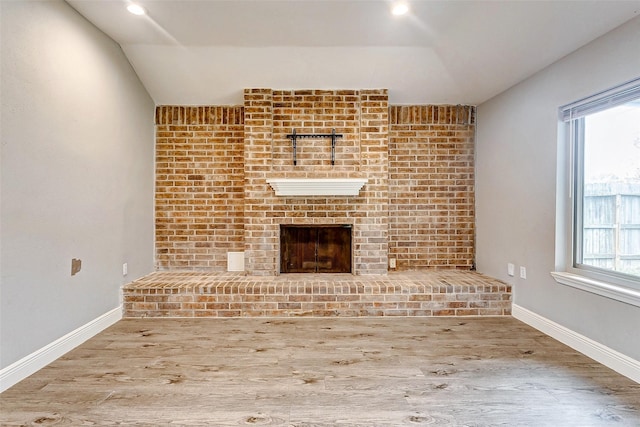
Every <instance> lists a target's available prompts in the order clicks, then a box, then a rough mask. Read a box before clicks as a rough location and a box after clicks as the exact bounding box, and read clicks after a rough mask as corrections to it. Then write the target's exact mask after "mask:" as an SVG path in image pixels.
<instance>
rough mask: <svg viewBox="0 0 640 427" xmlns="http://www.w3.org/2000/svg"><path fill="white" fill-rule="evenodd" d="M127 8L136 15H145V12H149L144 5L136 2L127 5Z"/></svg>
mask: <svg viewBox="0 0 640 427" xmlns="http://www.w3.org/2000/svg"><path fill="white" fill-rule="evenodd" d="M127 10H128V11H129V12H131V13H133V14H134V15H144V14H145V13H147V11H146V10H144V7H142V6H140V5H139V4H135V3H131V4H130V5H129V6H127Z"/></svg>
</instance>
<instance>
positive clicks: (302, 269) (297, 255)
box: [280, 225, 352, 273]
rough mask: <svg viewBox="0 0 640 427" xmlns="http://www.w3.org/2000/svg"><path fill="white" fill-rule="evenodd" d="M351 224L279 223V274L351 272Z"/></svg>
mask: <svg viewBox="0 0 640 427" xmlns="http://www.w3.org/2000/svg"><path fill="white" fill-rule="evenodd" d="M351 230H352V227H351V225H281V226H280V273H351Z"/></svg>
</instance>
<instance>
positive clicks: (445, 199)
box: [156, 89, 475, 276]
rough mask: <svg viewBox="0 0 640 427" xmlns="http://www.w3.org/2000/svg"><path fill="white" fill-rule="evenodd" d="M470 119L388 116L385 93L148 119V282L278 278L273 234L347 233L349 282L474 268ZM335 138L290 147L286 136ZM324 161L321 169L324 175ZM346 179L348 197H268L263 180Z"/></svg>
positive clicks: (292, 93) (272, 100)
mask: <svg viewBox="0 0 640 427" xmlns="http://www.w3.org/2000/svg"><path fill="white" fill-rule="evenodd" d="M474 115H475V109H474V108H473V107H469V106H390V105H389V102H388V94H387V91H386V90H384V89H377V90H272V89H246V90H245V91H244V104H243V105H242V106H231V107H220V106H202V107H183V106H160V107H157V111H156V156H157V158H156V260H157V261H156V262H157V269H158V270H196V271H211V272H215V271H217V272H221V271H225V270H226V267H227V253H229V252H244V258H245V265H244V267H245V272H246V274H248V275H252V276H274V275H278V274H279V273H280V272H281V271H280V270H281V264H280V238H281V235H280V230H281V227H282V226H288V225H296V226H321V225H324V226H333V225H342V226H349V227H351V231H352V234H351V236H352V267H353V268H352V273H353V274H355V275H384V274H386V273H387V271H388V269H389V268H388V266H389V260H390V258H392V259H394V260H395V261H396V268H397V269H398V270H415V269H425V268H427V269H433V268H454V269H466V270H468V269H470V268H471V267H472V266H473V260H474V255H475V253H474V210H473V205H474V198H473V193H474V187H473V180H474V176H473V168H474V166H473V136H474V128H475V117H474ZM294 130H295V131H296V132H297V133H307V134H316V133H319V134H326V133H330V132H332V131H333V130H335V132H336V133H338V134H340V135H341V138H339V139H338V140H337V141H336V144H335V151H334V152H333V155H332V151H333V150H332V147H331V140H330V139H327V138H309V139H303V140H298V142H297V147H296V148H297V149H296V164H295V165H294V164H293V146H292V140H291V139H290V138H288V137H287V135H290V134H291V133H292V132H293V131H294ZM332 158H333V159H334V162H333V164H332ZM282 178H285V179H294V178H307V179H308V178H311V179H326V178H341V179H344V178H346V179H352V178H359V179H362V180H364V182H365V184H364V186H363V187H362V188H361V189H360V190H359V191H358V192H357V194H356V195H350V196H340V195H322V196H317V195H314V196H281V195H277V194H276V192H275V190H274V188H273V187H272V185H270V184H269V180H274V179H282Z"/></svg>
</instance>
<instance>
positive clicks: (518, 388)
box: [0, 317, 640, 427]
mask: <svg viewBox="0 0 640 427" xmlns="http://www.w3.org/2000/svg"><path fill="white" fill-rule="evenodd" d="M0 425H2V426H14V425H73V426H80V425H135V426H161V425H185V426H203V425H216V426H238V425H271V426H419V425H436V426H496V425H502V426H580V427H585V426H639V425H640V384H637V383H635V382H633V381H631V380H629V379H627V378H625V377H623V376H621V375H618V374H617V373H615V372H613V371H611V370H610V369H608V368H606V367H604V366H602V365H600V364H598V363H596V362H594V361H592V360H591V359H589V358H587V357H585V356H583V355H581V354H579V353H577V352H575V351H573V350H571V349H570V348H568V347H566V346H564V345H562V344H560V343H558V342H557V341H555V340H553V339H551V338H549V337H547V336H545V335H543V334H542V333H540V332H538V331H536V330H534V329H532V328H530V327H528V326H527V325H525V324H523V323H521V322H519V321H517V320H515V319H513V318H511V317H495V318H490V317H489V318H488V317H485V318H464V319H461V318H326V319H321V318H294V319H263V318H237V319H125V320H122V321H120V322H118V323H117V324H116V325H114V326H112V327H111V328H109V329H107V330H105V331H104V332H102V333H101V334H99V335H98V336H96V337H94V338H92V339H91V340H89V341H87V342H86V343H85V344H83V345H81V346H80V347H78V348H77V349H75V350H73V351H72V352H70V353H68V354H67V355H66V356H64V357H62V358H61V359H59V360H57V361H55V362H54V363H52V364H51V365H49V366H47V367H46V368H44V369H42V370H41V371H39V372H37V373H36V374H34V375H33V376H31V377H29V378H27V379H26V380H24V381H22V382H21V383H19V384H17V385H15V386H14V387H12V388H11V389H9V390H7V391H6V392H4V393H2V394H1V395H0Z"/></svg>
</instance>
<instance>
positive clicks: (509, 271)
mask: <svg viewBox="0 0 640 427" xmlns="http://www.w3.org/2000/svg"><path fill="white" fill-rule="evenodd" d="M507 274H508V275H509V276H515V274H516V266H515V265H513V264H512V263H509V264H507Z"/></svg>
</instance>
